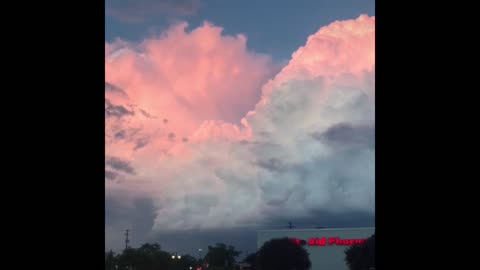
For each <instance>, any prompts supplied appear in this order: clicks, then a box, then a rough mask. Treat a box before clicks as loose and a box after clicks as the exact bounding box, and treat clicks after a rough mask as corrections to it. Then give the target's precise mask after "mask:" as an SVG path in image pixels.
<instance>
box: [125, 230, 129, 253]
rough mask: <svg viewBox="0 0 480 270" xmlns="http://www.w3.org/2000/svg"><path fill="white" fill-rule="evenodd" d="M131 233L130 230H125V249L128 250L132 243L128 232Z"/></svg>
mask: <svg viewBox="0 0 480 270" xmlns="http://www.w3.org/2000/svg"><path fill="white" fill-rule="evenodd" d="M129 231H130V230H129V229H126V230H125V249H128V243H130V240H129V239H128V232H129Z"/></svg>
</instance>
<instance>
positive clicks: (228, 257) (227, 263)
mask: <svg viewBox="0 0 480 270" xmlns="http://www.w3.org/2000/svg"><path fill="white" fill-rule="evenodd" d="M240 253H241V252H240V251H237V250H235V248H234V247H233V246H227V245H225V244H222V243H219V244H217V245H216V246H214V247H212V246H208V253H207V254H206V255H205V260H206V261H207V262H208V264H209V268H222V269H223V268H230V269H231V268H233V264H234V262H235V258H236V257H237V256H238V255H240Z"/></svg>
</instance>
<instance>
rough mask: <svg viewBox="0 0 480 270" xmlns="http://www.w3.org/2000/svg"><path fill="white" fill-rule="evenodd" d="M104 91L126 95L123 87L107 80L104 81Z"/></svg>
mask: <svg viewBox="0 0 480 270" xmlns="http://www.w3.org/2000/svg"><path fill="white" fill-rule="evenodd" d="M105 92H110V93H116V94H120V95H122V96H127V93H125V91H123V89H121V88H120V87H117V86H115V85H113V84H111V83H108V82H105Z"/></svg>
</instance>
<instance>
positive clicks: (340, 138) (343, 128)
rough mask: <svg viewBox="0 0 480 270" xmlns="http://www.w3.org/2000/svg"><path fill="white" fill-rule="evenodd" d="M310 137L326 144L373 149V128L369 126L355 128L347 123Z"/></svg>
mask: <svg viewBox="0 0 480 270" xmlns="http://www.w3.org/2000/svg"><path fill="white" fill-rule="evenodd" d="M312 136H313V138H315V139H317V140H319V141H325V142H327V143H341V144H362V145H368V146H370V147H375V127H374V126H369V125H364V126H358V125H357V126H355V125H352V124H349V123H340V124H337V125H334V126H332V127H330V128H329V129H327V130H326V131H325V132H323V133H314V134H313V135H312Z"/></svg>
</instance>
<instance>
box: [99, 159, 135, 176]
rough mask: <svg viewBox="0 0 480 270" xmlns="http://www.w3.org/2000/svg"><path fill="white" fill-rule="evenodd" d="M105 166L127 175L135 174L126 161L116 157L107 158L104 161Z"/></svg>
mask: <svg viewBox="0 0 480 270" xmlns="http://www.w3.org/2000/svg"><path fill="white" fill-rule="evenodd" d="M105 165H108V166H110V167H111V168H112V169H115V170H117V171H122V172H125V173H128V174H135V169H134V168H133V167H132V165H130V163H129V162H128V161H126V160H122V159H120V158H117V157H107V158H106V160H105Z"/></svg>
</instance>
